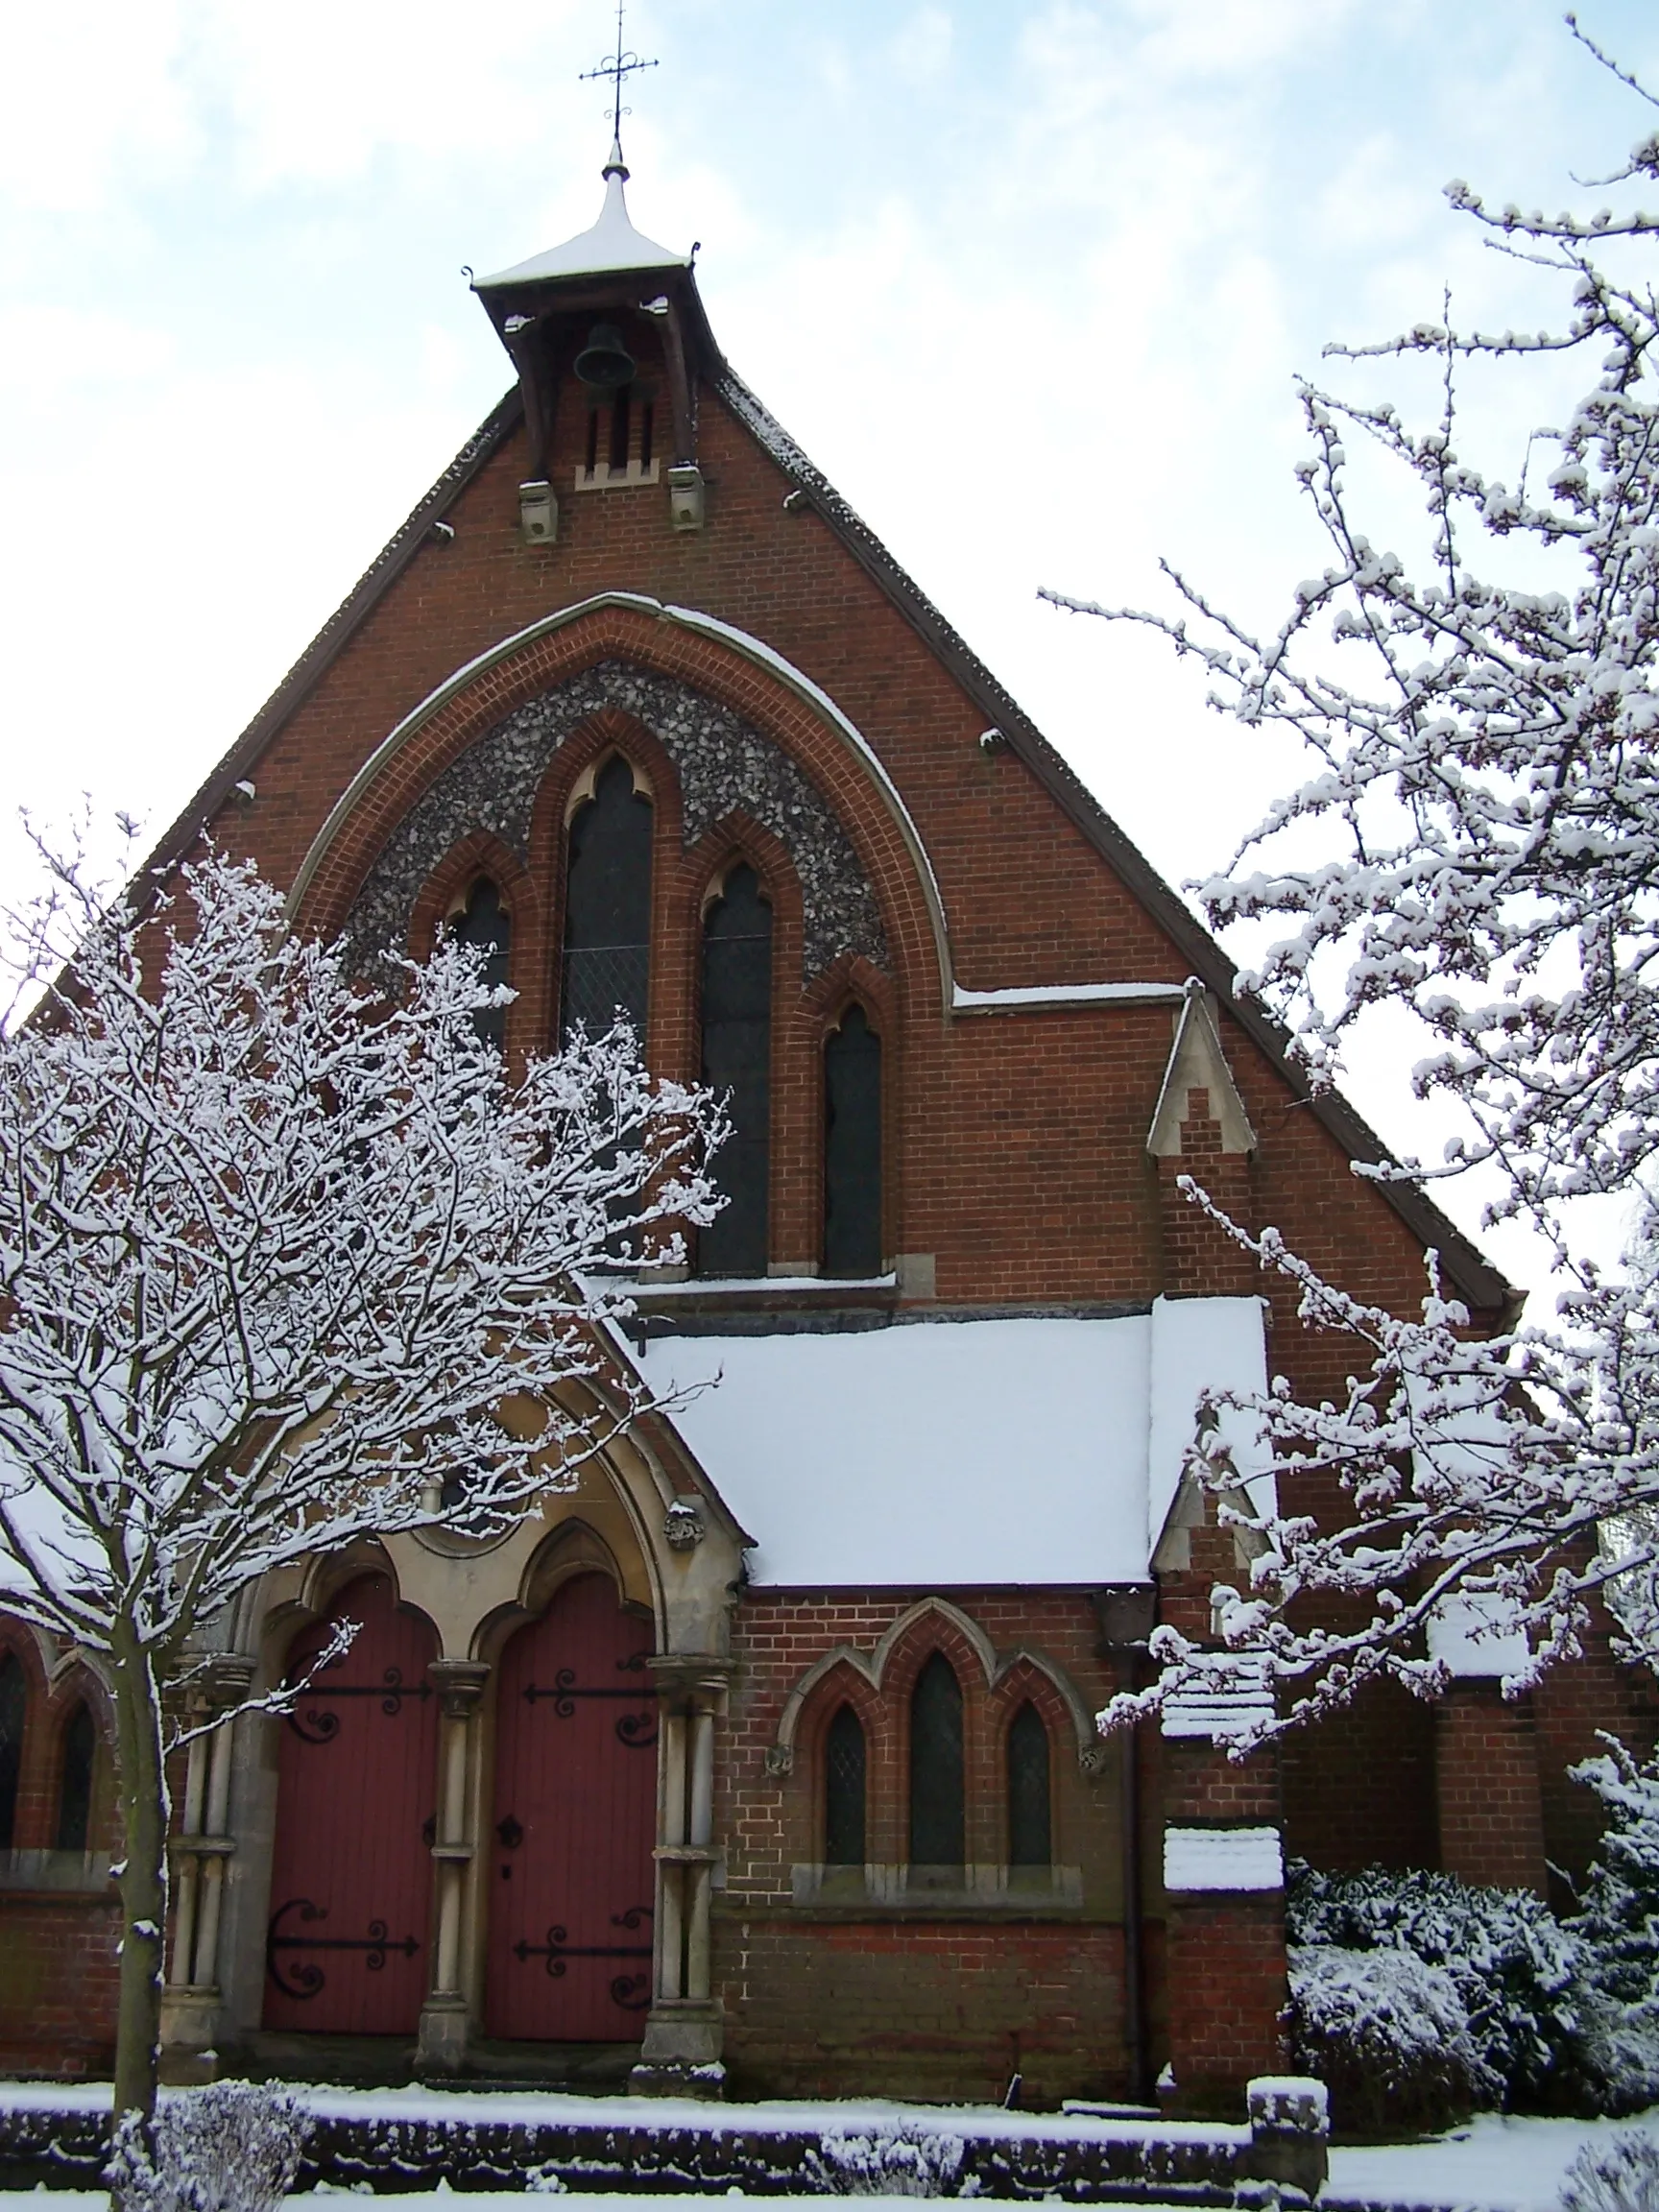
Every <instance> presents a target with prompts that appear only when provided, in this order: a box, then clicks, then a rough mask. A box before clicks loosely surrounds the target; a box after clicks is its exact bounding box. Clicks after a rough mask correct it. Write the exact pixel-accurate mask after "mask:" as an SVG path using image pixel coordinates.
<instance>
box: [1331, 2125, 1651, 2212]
mask: <svg viewBox="0 0 1659 2212" xmlns="http://www.w3.org/2000/svg"><path fill="white" fill-rule="evenodd" d="M1636 2128H1640V2129H1641V2130H1642V2132H1643V2133H1645V2134H1647V2135H1651V2136H1653V2137H1655V2138H1656V2139H1659V2108H1656V2109H1655V2110H1653V2111H1651V2112H1647V2113H1645V2114H1644V2115H1643V2116H1642V2118H1640V2119H1639V2120H1504V2119H1501V2118H1500V2117H1499V2116H1498V2114H1496V2113H1493V2112H1487V2113H1483V2114H1482V2115H1481V2116H1480V2118H1479V2119H1478V2120H1476V2121H1474V2122H1472V2123H1471V2125H1470V2126H1469V2127H1467V2128H1455V2129H1454V2130H1453V2132H1452V2133H1451V2134H1450V2135H1446V2136H1442V2137H1439V2138H1438V2139H1437V2140H1435V2141H1434V2142H1431V2143H1385V2144H1381V2145H1379V2146H1378V2147H1377V2148H1376V2149H1366V2150H1353V2151H1344V2150H1335V2151H1333V2152H1332V2153H1331V2180H1330V2183H1329V2185H1328V2187H1327V2188H1326V2190H1325V2193H1324V2194H1325V2200H1330V2201H1332V2202H1334V2203H1342V2204H1352V2203H1366V2204H1400V2205H1407V2206H1413V2205H1441V2204H1446V2205H1460V2206H1463V2205H1468V2206H1479V2212H1555V2207H1556V2205H1557V2204H1558V2203H1559V2202H1560V2198H1561V2181H1562V2176H1564V2175H1565V2174H1566V2172H1567V2169H1568V2167H1569V2166H1570V2165H1571V2164H1572V2163H1573V2160H1574V2158H1575V2156H1576V2154H1577V2152H1578V2151H1579V2149H1580V2147H1581V2146H1582V2145H1583V2144H1585V2143H1587V2142H1589V2141H1591V2140H1592V2139H1596V2140H1600V2141H1605V2140H1606V2139H1608V2138H1610V2137H1612V2136H1614V2135H1620V2134H1624V2133H1627V2132H1629V2131H1630V2130H1632V2129H1636Z"/></svg>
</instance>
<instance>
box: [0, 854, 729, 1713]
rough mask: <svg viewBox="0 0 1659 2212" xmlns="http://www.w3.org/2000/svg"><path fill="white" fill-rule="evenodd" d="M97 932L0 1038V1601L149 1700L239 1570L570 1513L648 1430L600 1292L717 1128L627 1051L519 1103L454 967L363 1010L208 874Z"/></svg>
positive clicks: (277, 915) (686, 1093)
mask: <svg viewBox="0 0 1659 2212" xmlns="http://www.w3.org/2000/svg"><path fill="white" fill-rule="evenodd" d="M59 911H60V913H61V911H63V909H62V907H61V905H60V908H59ZM82 919H83V921H84V925H85V926H84V933H83V934H82V936H81V939H80V942H79V944H78V946H77V948H76V950H75V956H74V962H73V966H72V968H71V969H69V970H68V971H66V972H65V974H64V977H63V978H62V979H61V980H60V982H59V983H58V984H57V985H56V986H55V987H54V988H53V990H52V991H51V993H50V995H49V997H48V998H47V999H46V1000H45V1001H44V1002H43V1003H42V1004H41V1005H40V1006H39V1007H38V1009H37V1011H36V1018H35V1019H33V1020H32V1021H31V1022H28V1023H26V1024H23V1025H21V1026H18V1027H14V1028H13V1029H12V1032H11V1033H10V1034H9V1035H7V1036H5V1037H4V1038H0V1316H3V1318H0V1590H3V1595H4V1601H5V1603H6V1604H7V1605H8V1607H9V1608H10V1609H11V1610H12V1611H13V1612H14V1613H16V1614H18V1615H20V1616H22V1617H23V1618H24V1619H26V1620H29V1621H31V1622H33V1623H36V1624H38V1625H39V1626H41V1627H43V1628H46V1629H49V1630H51V1631H53V1632H54V1633H56V1634H58V1635H60V1636H63V1637H65V1638H68V1639H70V1640H72V1641H73V1642H75V1643H77V1644H78V1645H80V1646H81V1647H83V1648H84V1649H85V1650H87V1651H89V1652H91V1653H94V1654H102V1655H105V1656H108V1655H109V1654H110V1653H111V1651H112V1649H113V1646H114V1643H115V1642H116V1641H118V1630H119V1631H120V1632H122V1633H125V1634H127V1635H129V1636H131V1637H132V1639H134V1640H135V1643H136V1645H137V1647H139V1648H141V1649H142V1650H143V1651H145V1652H146V1653H148V1654H149V1656H150V1659H151V1662H152V1664H153V1665H154V1666H155V1667H156V1669H157V1671H158V1672H159V1673H160V1674H161V1675H162V1676H163V1677H164V1678H165V1677H170V1676H172V1675H174V1674H176V1673H178V1672H179V1671H180V1670H182V1669H184V1668H185V1667H186V1666H187V1664H188V1650H189V1647H190V1644H191V1640H192V1639H193V1638H194V1637H196V1636H197V1634H198V1632H199V1631H201V1630H203V1629H204V1626H205V1625H206V1624H207V1623H211V1622H212V1621H213V1620H214V1619H215V1617H216V1616H217V1615H218V1614H219V1613H220V1612H221V1611H222V1610H223V1608H224V1607H225V1606H226V1605H227V1604H228V1602H229V1600H230V1599H232V1598H233V1597H234V1596H235V1595H236V1593H237V1591H238V1590H240V1589H241V1588H243V1587H244V1586H245V1585H246V1584H248V1583H249V1582H251V1581H252V1580H253V1579H255V1578H256V1577H258V1576H259V1575H265V1574H268V1573H270V1572H272V1571H273V1570H275V1569H276V1568H279V1567H282V1566H284V1565H287V1564H289V1563H291V1562H293V1561H296V1560H298V1559H300V1558H301V1556H304V1555H308V1554H313V1553H316V1552H320V1551H327V1550H329V1549H331V1548H334V1547H337V1546H339V1545H341V1544H344V1543H346V1542H347V1541H349V1539H350V1538H352V1537H353V1536H356V1535H358V1534H361V1533H364V1532H367V1531H374V1532H377V1533H386V1532H389V1531H391V1530H395V1529H398V1528H407V1527H415V1526H418V1525H421V1523H425V1522H430V1521H432V1520H435V1519H437V1518H440V1517H443V1518H445V1519H446V1520H449V1521H455V1520H456V1519H457V1517H459V1518H460V1520H462V1521H463V1522H464V1523H465V1524H466V1525H467V1526H468V1527H472V1528H476V1529H488V1528H490V1527H497V1526H499V1525H500V1524H501V1522H502V1521H503V1519H504V1518H506V1517H508V1516H510V1515H513V1514H516V1513H517V1512H519V1511H521V1510H523V1509H524V1508H525V1506H526V1504H527V1503H528V1502H529V1501H531V1500H532V1499H533V1498H534V1496H535V1495H536V1494H537V1493H539V1492H541V1491H547V1490H554V1489H559V1488H563V1487H566V1486H568V1485H569V1483H570V1482H571V1481H572V1480H573V1479H574V1478H575V1473H576V1471H577V1470H578V1469H579V1468H580V1466H581V1465H582V1464H583V1463H584V1462H585V1461H586V1460H587V1459H588V1458H589V1457H591V1456H592V1455H594V1454H595V1453H597V1452H599V1451H602V1450H603V1449H604V1448H605V1446H606V1445H607V1443H609V1442H610V1441H611V1440H612V1439H613V1437H614V1435H615V1434H616V1433H617V1432H618V1431H619V1430H620V1429H621V1428H622V1427H624V1426H625V1425H626V1424H627V1423H628V1422H629V1421H631V1420H633V1419H635V1418H637V1415H638V1413H639V1411H640V1410H641V1408H642V1407H643V1406H644V1404H645V1403H646V1401H645V1398H644V1395H643V1392H642V1390H641V1388H640V1386H639V1385H638V1383H637V1381H636V1380H634V1379H633V1378H632V1376H631V1374H630V1373H629V1372H628V1371H627V1370H626V1368H625V1366H624V1365H622V1364H621V1363H619V1362H618V1360H617V1358H616V1356H615V1352H614V1339H613V1335H612V1334H611V1331H610V1328H609V1324H610V1322H611V1321H612V1320H613V1318H614V1317H615V1316H616V1315H617V1314H618V1313H620V1312H622V1311H624V1310H626V1307H625V1301H624V1299H623V1298H622V1297H621V1295H620V1293H618V1292H617V1291H616V1290H615V1289H614V1288H605V1287H595V1286H594V1285H593V1281H592V1279H591V1275H590V1271H591V1270H595V1269H597V1268H599V1267H608V1268H610V1269H612V1270H613V1269H614V1267H615V1265H616V1264H617V1263H618V1262H627V1261H629V1260H630V1259H637V1258H639V1257H642V1256H644V1255H645V1254H646V1253H647V1252H655V1253H657V1254H659V1255H661V1254H662V1253H663V1252H664V1251H665V1250H666V1249H667V1248H668V1247H670V1246H671V1245H672V1242H673V1239H674V1238H675V1237H676V1236H677V1235H678V1234H679V1232H680V1230H681V1229H682V1228H683V1227H685V1226H687V1225H693V1224H696V1223H698V1222H701V1221H706V1220H708V1219H709V1218H710V1217H711V1214H712V1212H713V1210H714V1206H715V1203H716V1201H715V1199H714V1196H713V1192H712V1188H711V1185H710V1183H709V1176H708V1173H707V1167H706V1158H707V1153H708V1150H709V1146H710V1144H711V1143H713V1142H718V1140H719V1138H720V1136H721V1134H722V1130H723V1121H722V1117H721V1115H720V1113H719V1111H718V1109H717V1108H716V1107H715V1106H714V1104H713V1103H712V1101H711V1100H710V1099H709V1097H708V1095H707V1094H702V1093H699V1092H696V1091H694V1090H690V1089H687V1088H685V1087H684V1086H681V1085H677V1084H672V1083H664V1082H661V1081H658V1080H657V1079H655V1078H653V1077H651V1076H650V1075H648V1074H647V1073H646V1071H645V1070H643V1069H642V1068H641V1067H640V1065H639V1062H638V1058H637V1048H636V1044H635V1040H634V1037H633V1035H632V1033H631V1032H630V1031H629V1030H628V1029H627V1028H626V1026H625V1025H618V1027H616V1028H615V1029H614V1030H613V1031H612V1032H611V1033H610V1034H609V1035H607V1036H605V1037H600V1038H593V1039H589V1038H585V1037H578V1038H577V1039H575V1040H574V1041H573V1042H572V1043H571V1045H570V1046H569V1047H568V1048H567V1049H566V1050H565V1051H564V1052H563V1053H561V1054H560V1055H559V1056H557V1057H555V1058H547V1059H533V1060H531V1061H530V1063H529V1064H528V1065H527V1066H526V1067H525V1069H524V1070H523V1072H522V1074H521V1075H520V1076H517V1077H515V1076H513V1075H512V1074H510V1072H509V1070H508V1069H507V1068H506V1067H505V1066H504V1064H503V1062H502V1059H501V1057H500V1055H499V1054H498V1053H497V1052H496V1051H495V1050H493V1048H492V1046H490V1045H489V1044H487V1043H486V1042H484V1041H483V1040H482V1039H481V1038H480V1036H479V1033H478V1029H477V1025H476V1016H477V1015H478V1014H479V1012H480V1011H481V1010H482V1009H483V1008H484V1007H485V1006H486V1005H487V1004H488V1003H490V1002H491V1001H492V998H493V994H492V993H491V991H490V990H489V989H488V988H487V987H485V986H484V985H483V984H482V983H481V981H480V977H479V972H478V966H477V960H476V956H475V955H474V954H473V953H472V952H471V951H470V950H468V949H466V948H463V947H461V946H459V945H454V944H445V945H444V946H441V947H440V949H439V950H438V951H437V952H436V953H435V955H434V956H433V958H432V959H431V960H430V961H429V962H427V963H425V964H417V963H413V962H409V963H405V964H404V966H403V984H404V988H403V990H402V992H401V995H400V996H399V997H397V998H381V997H376V996H374V995H373V994H372V993H370V992H368V991H366V990H364V989H362V988H360V987H358V986H357V985H356V984H355V983H354V982H353V981H352V980H351V978H350V976H349V973H348V970H347V967H346V964H345V961H344V957H343V955H342V953H341V951H340V950H339V949H338V948H333V947H327V946H323V945H320V944H317V943H315V942H313V941H311V940H308V939H305V938H302V937H296V936H293V935H291V934H289V933H288V931H287V930H286V929H285V927H284V925H283V920H282V909H281V902H280V900H279V898H278V896H277V894H276V892H275V891H274V890H273V889H272V887H271V886H270V885H268V884H266V883H265V882H263V881H262V880H261V879H260V878H259V877H258V876H257V875H256V873H255V872H254V871H253V870H252V868H251V867H247V866H242V865H238V864H236V863H233V862H231V861H230V860H228V859H227V858H226V857H225V856H224V855H222V854H217V853H209V854H207V855H206V856H205V857H204V859H202V860H200V861H199V862H197V863H196V864H195V865H194V866H193V867H191V868H189V869H187V870H186V871H185V873H184V878H183V882H182V885H181V887H180V890H179V892H178V893H177V895H176V896H173V897H172V898H171V899H170V900H169V899H163V900H162V901H161V902H159V905H158V906H157V907H153V908H152V910H151V912H150V914H149V916H148V918H147V919H146V920H145V921H143V922H139V921H137V920H135V919H134V917H133V914H132V908H131V906H130V905H127V904H117V905H115V906H113V907H110V908H108V909H106V910H104V911H102V912H99V911H95V910H94V911H91V912H90V913H87V914H84V915H83V917H82ZM446 1485H447V1486H448V1489H449V1492H450V1495H451V1498H453V1497H454V1496H455V1495H456V1493H457V1491H459V1494H460V1496H461V1498H462V1501H463V1503H461V1505H460V1506H459V1507H455V1506H453V1505H451V1506H450V1507H448V1508H445V1507H443V1506H442V1505H441V1503H440V1502H441V1500H442V1498H443V1495H444V1492H445V1486H446Z"/></svg>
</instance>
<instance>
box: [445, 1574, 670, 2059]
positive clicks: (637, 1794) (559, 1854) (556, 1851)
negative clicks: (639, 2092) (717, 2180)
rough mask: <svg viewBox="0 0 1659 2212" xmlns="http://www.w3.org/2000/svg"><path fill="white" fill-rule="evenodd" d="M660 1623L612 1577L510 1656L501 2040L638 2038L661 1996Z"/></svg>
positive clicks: (497, 1940)
mask: <svg viewBox="0 0 1659 2212" xmlns="http://www.w3.org/2000/svg"><path fill="white" fill-rule="evenodd" d="M650 1648H651V1632H650V1629H649V1628H648V1627H647V1625H646V1623H644V1622H642V1621H640V1620H639V1619H637V1616H635V1615H634V1614H631V1613H625V1612H624V1611H623V1610H622V1608H621V1606H620V1605H619V1604H618V1603H617V1600H616V1592H615V1588H614V1586H613V1583H612V1582H611V1581H610V1579H609V1577H608V1576H606V1575H577V1576H576V1577H575V1579H574V1580H572V1581H569V1582H566V1583H565V1585H564V1587H563V1588H562V1589H561V1590H560V1592H559V1594H558V1596H557V1597H556V1598H555V1599H554V1600H553V1603H552V1605H551V1606H550V1607H549V1609H548V1611H547V1613H546V1614H545V1616H544V1617H543V1618H542V1619H541V1620H540V1621H535V1622H532V1623H530V1625H529V1626H528V1627H525V1628H521V1629H519V1631H518V1633H517V1635H516V1636H515V1637H514V1638H513V1639H512V1641H511V1643H509V1645H508V1646H507V1648H506V1650H505V1651H504V1652H503V1653H502V1656H501V1672H500V1678H499V1686H498V1690H497V1696H498V1699H499V1703H498V1705H497V1708H496V1722H495V1821H494V1826H493V1831H492V1834H491V1836H490V1838H489V1842H490V1845H491V1852H490V1869H491V1873H490V1892H491V1895H490V1908H491V1910H490V1971H489V1984H488V2003H487V2008H486V2009H487V2016H488V2022H489V2028H490V2032H491V2033H492V2034H493V2035H511V2036H535V2037H541V2038H544V2039H546V2040H549V2041H557V2042H572V2043H613V2042H621V2041H624V2040H627V2041H630V2042H637V2040H638V2038H639V2036H640V2034H641V2033H642V2032H643V2029H644V2013H645V2010H646V2008H647V2007H648V2006H649V2004H650V2002H651V1897H652V1871H653V1869H652V1861H651V1846H652V1843H653V1841H654V1840H655V1837H656V1826H657V1821H656V1807H657V1696H656V1691H655V1687H654V1685H653V1683H652V1680H651V1677H650V1674H649V1673H648V1672H647V1671H646V1667H645V1656H646V1653H647V1652H648V1651H649V1650H650Z"/></svg>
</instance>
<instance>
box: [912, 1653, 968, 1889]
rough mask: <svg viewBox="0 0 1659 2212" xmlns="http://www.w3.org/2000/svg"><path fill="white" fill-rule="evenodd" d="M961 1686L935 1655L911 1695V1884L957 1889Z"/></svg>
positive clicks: (945, 1661)
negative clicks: (930, 1880) (934, 1882)
mask: <svg viewBox="0 0 1659 2212" xmlns="http://www.w3.org/2000/svg"><path fill="white" fill-rule="evenodd" d="M963 1812H964V1791H963V1775H962V1685H961V1683H960V1682H958V1681H957V1679H956V1671H955V1669H954V1668H953V1667H952V1666H951V1664H950V1660H949V1659H947V1658H946V1656H945V1654H944V1653H943V1652H942V1651H935V1652H934V1654H933V1656H932V1657H931V1658H930V1659H929V1660H928V1661H927V1664H926V1666H925V1667H924V1668H923V1670H922V1671H921V1673H920V1674H919V1675H918V1676H917V1677H916V1687H915V1689H914V1690H913V1691H912V1693H911V1695H910V1867H911V1877H910V1878H911V1880H912V1881H913V1882H915V1881H917V1880H918V1879H920V1880H921V1881H923V1882H926V1880H927V1879H928V1878H929V1875H931V1876H932V1878H934V1879H935V1880H939V1881H948V1882H949V1883H950V1886H951V1887H955V1886H956V1885H957V1884H958V1883H960V1881H961V1878H962V1866H963V1863H964V1861H965V1859H966V1857H967V1853H966V1851H965V1849H964V1847H963V1845H964V1832H965V1828H964V1818H963Z"/></svg>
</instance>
